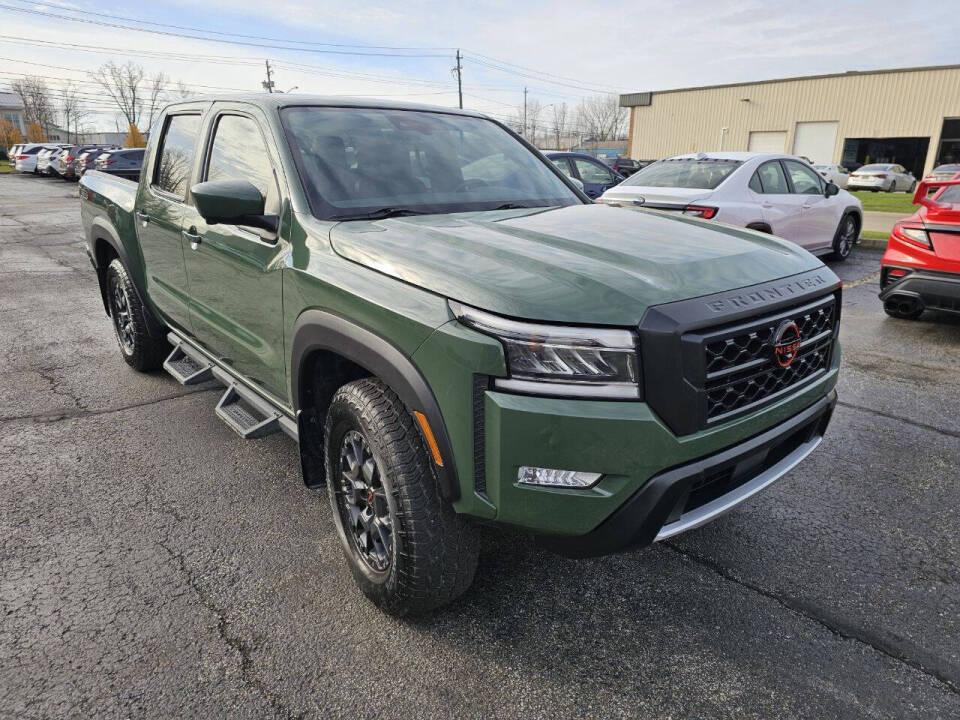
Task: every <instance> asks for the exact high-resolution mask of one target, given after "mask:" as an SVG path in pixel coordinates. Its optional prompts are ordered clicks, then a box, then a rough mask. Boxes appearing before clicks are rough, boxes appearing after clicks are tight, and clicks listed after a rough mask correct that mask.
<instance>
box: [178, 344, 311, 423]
mask: <svg viewBox="0 0 960 720" xmlns="http://www.w3.org/2000/svg"><path fill="white" fill-rule="evenodd" d="M167 340H169V341H170V344H172V345H173V351H172V352H171V353H170V356H169V357H168V358H167V359H166V361H165V362H164V363H163V368H164V370H166V371H167V372H168V373H170V374H171V375H173V377H174V378H175V379H176V380H177V382H179V383H180V384H181V385H197V384H199V383H203V382H207V381H210V380H212V381H214V382H218V383H220V384H221V385H225V386H226V391H225V392H224V393H223V395H222V396H221V397H220V401H219V402H218V403H217V409H216V413H217V417H219V418H220V419H221V420H223V422H225V423H226V424H227V426H228V427H230V429H231V430H233V431H234V432H235V433H237V435H239V436H240V437H242V438H244V439H245V440H249V439H253V438H259V437H263V436H265V435H271V434H273V433H275V432H278V431H280V432H283V433H285V434H287V435H289V436H290V437H292V438H293V439H294V440H297V439H298V437H299V433H298V432H297V422H296V420H294V419H293V418H291V417H290V416H288V415H287V414H286V413H285V412H283V410H281V409H280V408H279V407H277V406H276V405H275V404H274V403H273V402H271V401H270V400H269V399H268V398H266V397H264V396H263V395H261V394H260V393H258V392H256V391H255V390H253V389H251V388H249V387H247V386H246V385H245V384H243V383H241V382H240V381H238V380H237V379H236V378H235V377H233V376H232V375H231V374H230V373H228V372H227V371H226V370H224V369H223V368H222V367H220V366H219V365H218V364H216V363H215V362H213V361H212V360H211V359H210V358H208V357H207V356H206V355H205V354H204V353H203V351H201V350H200V349H199V348H197V347H195V346H193V345H192V344H191V343H189V342H187V341H186V340H184V339H183V338H181V337H180V336H179V335H177V334H176V333H173V332H171V333H170V334H168V335H167Z"/></svg>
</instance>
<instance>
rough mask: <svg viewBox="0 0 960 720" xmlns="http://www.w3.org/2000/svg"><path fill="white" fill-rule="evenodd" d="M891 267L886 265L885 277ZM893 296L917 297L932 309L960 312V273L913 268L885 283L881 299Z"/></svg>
mask: <svg viewBox="0 0 960 720" xmlns="http://www.w3.org/2000/svg"><path fill="white" fill-rule="evenodd" d="M889 267H890V266H886V265H885V266H884V271H885V272H884V276H883V279H886V278H887V275H886V271H888V270H889ZM904 269H908V268H904ZM893 296H908V297H912V298H916V299H918V300H919V301H920V302H921V303H923V307H924V308H929V309H931V310H941V311H944V312H953V313H960V274H958V273H949V272H937V271H934V270H911V271H910V272H909V273H908V274H907V275H906V276H904V277H903V278H900V279H898V280H896V281H894V282H887V283H886V284H884V285H883V289H882V290H881V291H880V299H881V300H883V301H884V302H886V301H887V300H889V299H890V298H892V297H893Z"/></svg>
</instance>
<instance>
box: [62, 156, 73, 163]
mask: <svg viewBox="0 0 960 720" xmlns="http://www.w3.org/2000/svg"><path fill="white" fill-rule="evenodd" d="M63 160H64V162H73V155H67V156H66V157H65V158H64V159H63Z"/></svg>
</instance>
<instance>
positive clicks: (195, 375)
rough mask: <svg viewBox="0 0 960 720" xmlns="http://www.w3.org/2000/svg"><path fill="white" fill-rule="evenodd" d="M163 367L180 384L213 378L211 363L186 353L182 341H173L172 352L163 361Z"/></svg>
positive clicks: (189, 383)
mask: <svg viewBox="0 0 960 720" xmlns="http://www.w3.org/2000/svg"><path fill="white" fill-rule="evenodd" d="M163 369H164V370H166V371H167V372H168V373H170V374H171V375H173V378H174V380H176V381H177V382H178V383H180V384H181V385H199V384H200V383H203V382H207V380H213V363H210V362H205V361H204V360H196V359H194V358H192V357H190V356H189V355H187V353H186V351H185V350H184V349H183V343H182V342H177V343H174V346H173V352H171V353H170V355H169V356H168V357H167V359H166V360H164V361H163Z"/></svg>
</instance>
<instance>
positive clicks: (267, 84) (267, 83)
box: [260, 60, 275, 93]
mask: <svg viewBox="0 0 960 720" xmlns="http://www.w3.org/2000/svg"><path fill="white" fill-rule="evenodd" d="M266 63H267V79H266V80H264V81H263V82H262V83H260V84H261V85H263V89H264V90H266V91H267V92H268V93H272V92H273V86H274V84H275V83H274V82H273V73H272V71H271V70H270V61H269V60H267V61H266Z"/></svg>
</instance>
